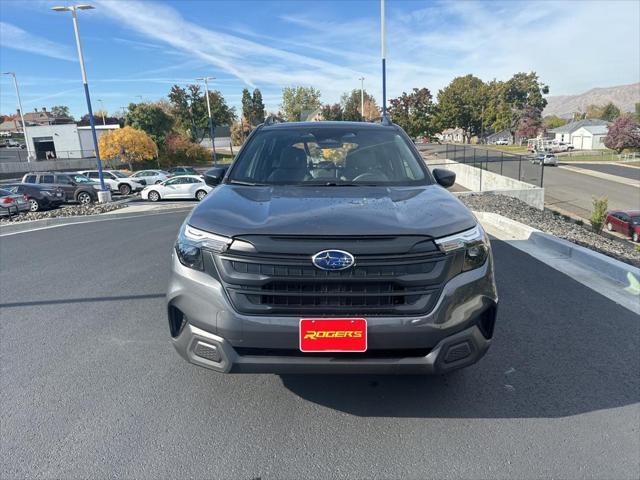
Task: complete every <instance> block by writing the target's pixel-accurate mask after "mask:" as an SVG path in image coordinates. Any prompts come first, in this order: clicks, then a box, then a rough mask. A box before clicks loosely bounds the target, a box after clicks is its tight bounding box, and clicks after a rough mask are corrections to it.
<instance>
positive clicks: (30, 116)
mask: <svg viewBox="0 0 640 480" xmlns="http://www.w3.org/2000/svg"><path fill="white" fill-rule="evenodd" d="M24 121H25V123H26V124H27V125H29V124H32V123H33V124H35V125H60V124H67V123H74V122H73V119H72V118H69V117H60V116H56V115H54V114H53V113H51V112H48V111H47V109H46V107H42V110H40V111H38V109H37V108H35V109H34V110H33V112H26V113H25V114H24Z"/></svg>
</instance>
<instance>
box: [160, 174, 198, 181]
mask: <svg viewBox="0 0 640 480" xmlns="http://www.w3.org/2000/svg"><path fill="white" fill-rule="evenodd" d="M176 178H197V179H198V180H201V181H204V180H202V177H201V176H200V175H176V176H175V177H171V178H167V180H174V179H176Z"/></svg>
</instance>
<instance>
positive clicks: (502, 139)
mask: <svg viewBox="0 0 640 480" xmlns="http://www.w3.org/2000/svg"><path fill="white" fill-rule="evenodd" d="M496 145H509V141H508V140H507V139H505V138H501V139H499V140H496Z"/></svg>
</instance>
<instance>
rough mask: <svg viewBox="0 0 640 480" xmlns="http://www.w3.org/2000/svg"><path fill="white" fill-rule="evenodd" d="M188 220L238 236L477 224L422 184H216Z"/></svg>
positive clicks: (442, 230) (400, 231)
mask: <svg viewBox="0 0 640 480" xmlns="http://www.w3.org/2000/svg"><path fill="white" fill-rule="evenodd" d="M188 222H189V224H190V225H192V226H193V227H196V228H199V229H201V230H205V231H208V232H212V233H217V234H220V235H225V236H229V237H233V236H240V235H250V234H253V235H330V236H341V235H358V236H360V235H390V234H391V235H430V236H432V237H442V236H445V235H450V234H453V233H457V232H460V231H462V230H466V229H469V228H473V227H474V226H475V225H476V219H475V217H474V216H473V214H472V213H471V212H470V211H469V210H468V209H467V208H466V207H465V206H464V205H463V204H462V202H460V201H459V200H458V199H457V198H456V197H455V196H453V195H452V194H451V193H449V192H448V191H446V190H445V189H444V188H442V187H440V186H438V185H428V186H419V187H365V186H363V187H346V186H345V187H314V186H299V187H297V186H265V187H262V186H238V185H228V184H223V185H220V186H218V187H216V188H214V189H213V190H212V191H211V192H210V193H209V194H208V195H207V196H206V197H205V199H204V200H203V201H202V202H201V203H200V204H199V205H198V206H197V207H196V208H195V209H194V211H193V213H192V214H191V217H190V219H189V221H188Z"/></svg>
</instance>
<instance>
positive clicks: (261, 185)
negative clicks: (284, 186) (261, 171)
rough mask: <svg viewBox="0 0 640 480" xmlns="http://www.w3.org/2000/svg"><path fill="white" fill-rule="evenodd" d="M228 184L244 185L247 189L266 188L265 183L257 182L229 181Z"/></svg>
mask: <svg viewBox="0 0 640 480" xmlns="http://www.w3.org/2000/svg"><path fill="white" fill-rule="evenodd" d="M229 183H230V184H232V185H246V186H249V187H266V186H267V184H266V183H257V182H243V181H242V180H229Z"/></svg>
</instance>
